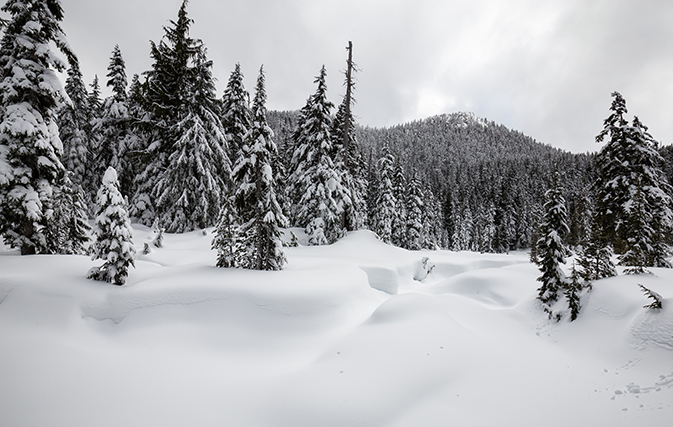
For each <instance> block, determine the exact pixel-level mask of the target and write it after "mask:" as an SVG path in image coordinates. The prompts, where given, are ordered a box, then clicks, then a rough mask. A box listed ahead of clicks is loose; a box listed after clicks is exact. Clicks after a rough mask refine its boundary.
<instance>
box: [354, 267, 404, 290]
mask: <svg viewBox="0 0 673 427" xmlns="http://www.w3.org/2000/svg"><path fill="white" fill-rule="evenodd" d="M360 269H362V271H364V272H365V273H367V280H368V281H369V286H371V287H372V288H374V289H376V290H379V291H382V292H385V293H388V294H391V295H395V294H397V292H398V290H399V288H400V283H399V280H398V278H397V271H396V270H393V269H392V268H386V267H375V266H364V265H361V266H360Z"/></svg>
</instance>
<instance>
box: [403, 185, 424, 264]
mask: <svg viewBox="0 0 673 427" xmlns="http://www.w3.org/2000/svg"><path fill="white" fill-rule="evenodd" d="M407 191H408V192H407V196H406V199H405V206H406V212H407V215H406V220H407V221H406V233H405V239H404V242H403V245H402V247H404V248H406V249H409V250H412V251H417V250H419V249H422V248H423V241H424V239H423V235H424V232H425V230H424V228H423V217H424V215H423V211H424V204H423V193H422V191H421V184H420V182H419V181H418V174H417V173H415V172H414V175H413V177H412V178H411V180H410V181H409V187H408V189H407Z"/></svg>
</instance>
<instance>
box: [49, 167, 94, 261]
mask: <svg viewBox="0 0 673 427" xmlns="http://www.w3.org/2000/svg"><path fill="white" fill-rule="evenodd" d="M70 176H72V172H66V174H64V176H63V179H62V180H61V182H60V183H59V185H58V186H56V187H55V188H54V194H53V208H52V215H51V217H50V218H49V220H48V221H47V225H46V226H45V235H46V236H47V242H48V243H47V247H50V248H53V249H52V253H58V254H77V255H83V254H85V253H86V250H85V248H86V245H87V244H88V243H89V240H90V238H89V232H90V231H91V227H90V226H89V223H88V219H89V218H88V215H87V206H86V203H85V201H84V192H83V191H82V188H81V187H80V186H79V185H78V184H74V183H73V182H72V181H71V180H70Z"/></svg>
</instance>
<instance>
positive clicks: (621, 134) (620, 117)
mask: <svg viewBox="0 0 673 427" xmlns="http://www.w3.org/2000/svg"><path fill="white" fill-rule="evenodd" d="M612 97H613V101H612V105H611V106H610V111H611V114H610V116H608V118H606V119H605V120H604V121H603V130H602V131H601V133H599V134H598V136H597V137H596V142H603V141H604V140H605V139H606V138H607V143H606V144H605V145H604V146H603V148H601V150H600V152H599V153H598V154H597V156H596V169H597V173H596V181H595V182H594V189H595V191H596V224H595V226H596V227H598V229H597V230H598V231H597V236H600V238H601V240H602V243H603V245H609V244H612V245H613V246H614V247H615V250H617V252H622V251H623V249H624V248H623V236H620V235H619V233H618V229H619V224H620V221H621V220H622V218H623V216H624V215H623V207H624V204H625V203H626V201H627V200H628V191H629V186H630V182H629V180H630V175H631V174H630V173H629V170H628V165H629V159H628V144H629V141H628V139H627V127H628V122H627V121H626V118H625V117H624V116H625V115H626V113H627V109H626V100H624V98H623V97H622V95H621V94H620V93H618V92H613V93H612Z"/></svg>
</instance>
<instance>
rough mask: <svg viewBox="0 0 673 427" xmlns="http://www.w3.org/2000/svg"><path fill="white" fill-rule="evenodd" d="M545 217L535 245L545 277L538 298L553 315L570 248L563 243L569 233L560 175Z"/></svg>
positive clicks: (548, 197) (538, 261)
mask: <svg viewBox="0 0 673 427" xmlns="http://www.w3.org/2000/svg"><path fill="white" fill-rule="evenodd" d="M545 199H546V202H545V204H544V216H543V217H542V221H541V222H540V225H539V230H540V239H539V240H538V241H537V243H536V248H537V265H538V266H539V268H540V272H541V273H542V276H540V277H538V279H537V280H538V281H539V282H542V286H540V288H538V299H539V300H540V301H541V302H542V304H543V306H544V309H545V311H546V312H548V313H549V316H550V317H551V316H552V314H553V313H552V306H553V305H554V303H555V302H556V301H558V298H559V296H560V294H561V292H562V291H563V290H564V289H565V286H566V276H565V273H564V272H563V270H562V269H561V264H564V263H565V257H566V256H567V255H568V249H567V248H566V246H565V244H564V243H563V238H564V236H565V235H566V234H568V232H569V228H568V224H567V217H568V215H567V213H566V206H565V199H564V198H563V195H562V193H561V188H560V184H559V176H558V174H556V175H555V176H554V184H553V186H552V188H550V189H549V190H547V193H546V195H545Z"/></svg>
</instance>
